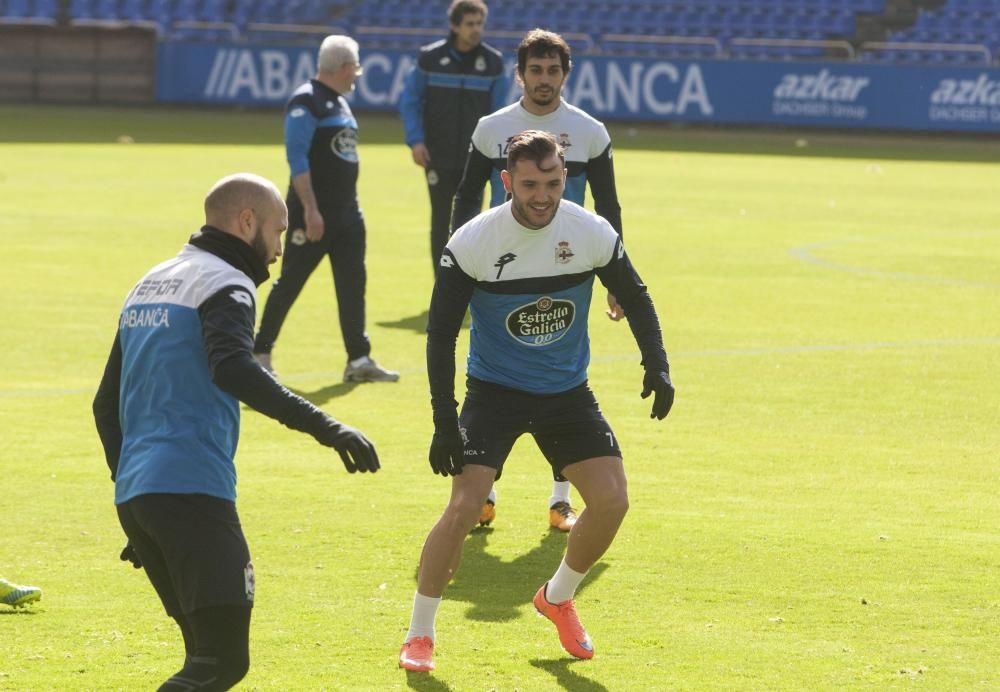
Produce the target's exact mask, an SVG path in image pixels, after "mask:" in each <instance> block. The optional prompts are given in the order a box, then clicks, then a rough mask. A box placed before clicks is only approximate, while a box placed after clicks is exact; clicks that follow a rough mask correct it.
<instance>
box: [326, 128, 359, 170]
mask: <svg viewBox="0 0 1000 692" xmlns="http://www.w3.org/2000/svg"><path fill="white" fill-rule="evenodd" d="M330 151H332V152H333V153H334V154H336V155H337V156H338V157H340V158H342V159H343V160H344V161H349V162H351V163H357V162H358V132H357V130H353V129H351V128H349V127H345V128H344V129H343V130H341V131H340V132H338V133H337V134H336V136H334V138H333V139H331V140H330Z"/></svg>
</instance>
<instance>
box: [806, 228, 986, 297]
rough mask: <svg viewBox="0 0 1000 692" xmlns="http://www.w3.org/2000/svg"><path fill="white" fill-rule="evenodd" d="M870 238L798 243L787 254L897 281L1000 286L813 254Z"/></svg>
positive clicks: (977, 286)
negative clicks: (884, 269) (890, 270)
mask: <svg viewBox="0 0 1000 692" xmlns="http://www.w3.org/2000/svg"><path fill="white" fill-rule="evenodd" d="M871 240H878V239H874V238H866V239H854V240H825V241H822V242H819V243H810V244H809V245H800V246H798V247H793V248H791V249H789V251H788V254H790V255H791V256H792V257H794V258H795V259H797V260H799V261H802V262H805V263H806V264H813V265H816V266H818V267H823V268H824V269H831V270H833V271H840V272H847V273H848V274H858V275H860V276H874V277H878V278H881V279H896V280H898V281H915V282H918V283H930V284H943V285H945V286H965V287H970V288H1000V283H998V282H995V281H970V280H968V279H952V278H949V277H945V276H929V275H926V274H911V273H908V272H886V271H880V270H878V269H869V268H868V267H862V266H856V265H852V264H841V263H840V262H833V261H831V260H828V259H824V258H822V257H818V256H817V255H816V254H814V251H818V250H822V249H824V248H828V247H831V246H834V245H846V244H847V243H863V242H869V241H871Z"/></svg>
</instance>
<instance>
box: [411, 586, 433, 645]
mask: <svg viewBox="0 0 1000 692" xmlns="http://www.w3.org/2000/svg"><path fill="white" fill-rule="evenodd" d="M439 605H441V597H440V596H438V597H437V598H431V597H430V596H424V595H422V594H421V593H420V592H419V591H415V592H414V593H413V615H411V616H410V629H409V630H408V631H407V632H406V641H410V640H411V639H413V638H414V637H430V638H431V640H432V641H433V639H434V619H435V618H436V617H437V611H438V606H439Z"/></svg>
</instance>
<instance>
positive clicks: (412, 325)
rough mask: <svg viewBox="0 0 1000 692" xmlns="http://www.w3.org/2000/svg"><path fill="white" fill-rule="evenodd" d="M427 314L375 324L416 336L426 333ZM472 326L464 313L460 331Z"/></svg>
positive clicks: (470, 320) (468, 317) (424, 312)
mask: <svg viewBox="0 0 1000 692" xmlns="http://www.w3.org/2000/svg"><path fill="white" fill-rule="evenodd" d="M428 316H429V313H428V311H427V310H424V311H423V312H422V313H420V314H419V315H413V316H412V317H401V318H399V319H398V320H395V321H391V322H376V323H375V324H377V325H378V326H380V327H386V328H387V329H409V330H411V331H414V332H416V333H417V334H423V333H425V332H426V331H427V318H428ZM471 324H472V318H471V317H470V316H469V312H468V311H466V312H465V317H464V318H463V319H462V329H468V328H469V325H471Z"/></svg>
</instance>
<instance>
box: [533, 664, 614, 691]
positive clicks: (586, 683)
mask: <svg viewBox="0 0 1000 692" xmlns="http://www.w3.org/2000/svg"><path fill="white" fill-rule="evenodd" d="M529 663H531V665H533V666H534V667H535V668H538V669H539V670H544V671H545V672H546V673H549V674H551V675H552V677H554V678H555V679H556V684H557V685H559V687H561V688H563V689H564V690H573V692H608V688H607V687H605V686H604V685H602V684H601V683H599V682H596V681H594V680H590V679H588V678H585V677H583V676H582V675H580V674H579V673H577V672H576V671H575V670H573V667H574V666H587V665H592V664H588V663H586V662H585V661H580V660H577V659H573V658H569V659H568V658H560V659H553V660H551V661H545V660H541V659H537V658H536V659H534V660H532V661H529ZM581 670H582V669H581Z"/></svg>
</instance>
